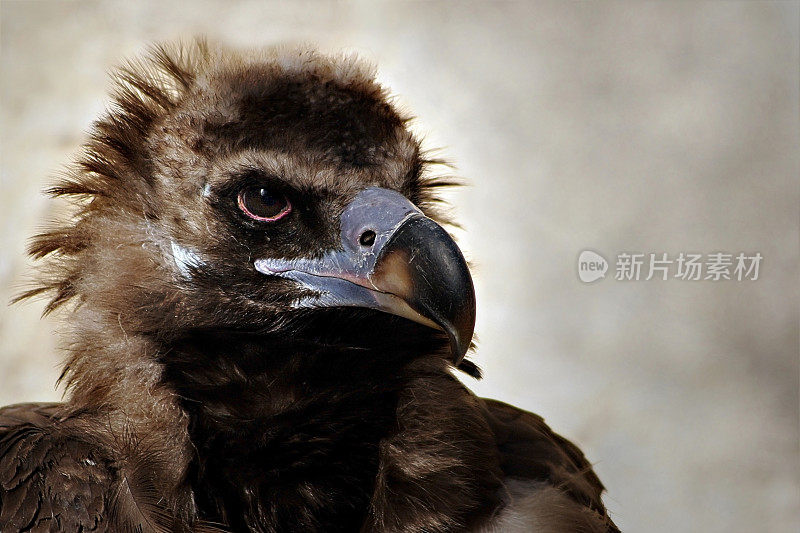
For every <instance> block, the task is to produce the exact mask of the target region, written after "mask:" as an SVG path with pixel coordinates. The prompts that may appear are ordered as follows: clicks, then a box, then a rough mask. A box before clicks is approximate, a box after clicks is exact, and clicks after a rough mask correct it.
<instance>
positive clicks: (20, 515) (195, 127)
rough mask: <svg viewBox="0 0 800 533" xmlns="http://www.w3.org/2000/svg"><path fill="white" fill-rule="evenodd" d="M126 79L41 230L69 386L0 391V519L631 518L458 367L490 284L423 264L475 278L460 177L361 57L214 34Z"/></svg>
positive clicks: (176, 523)
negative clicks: (460, 221)
mask: <svg viewBox="0 0 800 533" xmlns="http://www.w3.org/2000/svg"><path fill="white" fill-rule="evenodd" d="M115 80H116V90H115V93H114V100H113V104H112V107H111V109H110V110H109V112H108V113H107V114H106V115H105V116H104V117H102V118H101V119H100V120H99V121H98V122H96V123H95V125H94V128H93V131H92V135H91V138H90V140H89V142H88V144H87V145H86V147H85V151H84V153H83V154H82V155H81V156H80V157H79V159H78V162H77V164H76V165H75V167H74V168H73V169H71V171H70V173H69V174H68V176H66V177H65V178H64V179H62V180H61V181H60V182H59V183H57V184H56V185H55V186H54V187H53V188H52V189H51V193H52V194H54V195H56V196H67V197H70V198H72V199H73V201H74V214H73V216H72V217H71V218H69V219H67V220H62V221H61V222H60V223H59V224H58V225H56V226H54V227H53V228H51V229H48V230H46V231H45V232H43V233H42V234H40V235H38V236H37V237H36V238H35V239H34V241H33V243H32V246H31V249H30V252H31V254H32V255H33V256H34V257H36V258H40V259H43V260H44V266H43V268H42V270H41V273H42V274H41V278H40V280H39V282H38V285H37V286H36V287H35V288H33V289H31V290H30V291H28V292H27V293H26V294H25V295H23V297H31V296H36V295H39V294H47V295H49V298H50V300H49V303H48V305H47V311H48V312H50V311H52V310H55V309H57V308H59V307H63V308H65V311H66V312H65V314H66V315H67V318H68V321H69V324H70V326H71V331H70V334H69V336H68V338H67V346H66V348H67V352H68V357H67V361H66V363H65V366H64V372H63V375H62V379H63V380H64V381H65V383H66V385H67V387H68V391H69V397H68V400H67V401H66V402H65V403H63V404H46V405H45V404H27V405H19V406H11V407H6V408H4V409H2V410H0V530H1V531H4V532H5V531H16V530H19V531H27V530H31V531H40V530H53V531H60V530H69V531H72V530H85V531H90V530H91V531H213V530H232V531H387V532H388V531H397V532H400V531H408V532H411V531H430V532H443V531H465V530H469V531H533V530H541V531H616V528H615V526H614V525H613V523H612V522H611V521H610V519H609V518H608V516H607V514H606V511H605V508H604V506H603V504H602V501H601V499H600V495H601V492H602V491H603V487H602V484H601V483H600V481H599V480H598V479H597V477H596V476H595V474H594V473H593V472H592V469H591V465H590V464H589V463H588V462H587V461H586V459H585V458H584V457H583V455H582V453H581V452H580V451H579V450H578V449H577V448H576V447H575V446H574V445H572V444H571V443H569V442H568V441H566V440H565V439H563V438H562V437H559V436H558V435H556V434H555V433H553V432H552V431H551V430H550V429H549V428H548V427H547V426H546V425H545V424H544V422H543V421H542V419H541V418H539V417H537V416H535V415H533V414H530V413H526V412H524V411H521V410H519V409H516V408H514V407H511V406H508V405H505V404H502V403H499V402H495V401H490V400H484V399H481V398H478V397H476V396H474V395H473V394H472V393H471V392H470V391H469V390H467V389H466V388H465V387H464V386H463V385H462V384H461V383H460V382H459V381H458V380H457V379H456V378H455V377H453V375H452V374H451V368H452V365H453V364H456V365H458V366H459V368H461V369H462V370H464V371H467V372H469V373H473V374H475V373H476V368H475V366H474V364H472V363H470V362H469V361H468V360H463V361H462V360H461V358H462V356H463V353H461V352H462V351H463V350H466V346H468V344H469V337H471V332H472V323H471V322H470V320H474V301H471V300H470V299H469V298H467V299H463V298H461V299H458V298H456V297H457V296H458V297H460V292H461V291H460V290H458V291H449V289H447V288H448V287H449V286H448V285H447V283H453V282H452V280H451V279H449V278H448V279H438V280H434V281H433V282H431V281H430V280H429V279H428V278H427V277H426V276H427V275H430V272H416V271H414V269H413V268H412V267H414V265H416V268H417V269H418V270H419V269H423V270H424V268H423V267H425V268H427V266H430V267H431V268H434V270H436V269H438V268H439V267H441V268H442V269H444V270H442V271H447V272H450V273H451V274H450V276H456V277H458V276H459V275H460V276H461V278H463V276H464V275H466V276H467V277H466V278H463V279H461V278H459V279H461V281H459V283H460V284H461V285H459V287H462V286H463V287H464V288H465V290H466V288H468V289H469V291H471V281H470V280H469V278H468V273H467V274H464V273H465V272H466V266H465V264H463V259H460V254H459V253H458V252H457V249H455V248H454V245H452V244H451V242H450V240H449V237H447V236H446V234H444V233H443V232H442V231H441V230H440V229H439V226H438V225H437V224H435V223H434V222H433V221H437V222H439V223H446V222H447V220H446V218H445V216H444V215H443V214H442V212H441V210H439V209H438V205H439V201H438V199H437V196H436V189H437V187H441V186H444V185H448V184H451V183H452V181H451V180H449V179H447V178H437V177H434V176H433V174H432V173H431V170H430V168H431V167H432V166H433V165H434V164H435V163H436V161H434V160H432V159H430V158H427V157H426V156H425V154H424V152H422V151H421V149H420V146H419V142H418V141H417V140H416V139H415V138H414V136H413V135H412V134H411V133H410V132H409V131H408V129H407V127H406V126H407V122H408V120H409V118H408V117H407V116H405V115H404V114H402V113H400V112H399V111H398V110H397V109H396V108H395V107H394V106H393V105H392V104H391V99H390V98H389V96H388V94H387V92H386V91H385V89H384V88H382V87H381V86H380V85H378V84H377V83H376V82H375V81H374V72H373V70H372V69H371V68H370V67H368V66H365V64H364V63H362V62H360V61H358V60H356V59H355V58H353V57H345V56H342V57H329V56H324V55H322V54H319V53H318V52H315V51H313V50H311V49H308V48H276V49H271V50H268V51H262V52H250V53H241V52H236V51H232V50H226V49H223V48H214V47H211V46H209V45H207V44H206V43H205V42H203V41H198V42H196V43H194V44H192V45H188V46H183V47H173V48H168V47H157V48H155V49H154V50H153V52H152V53H151V54H150V56H148V58H147V59H145V60H144V61H142V62H138V63H130V64H128V65H127V66H124V67H122V68H121V69H119V70H118V71H117V73H116V77H115ZM254 184H255V185H254ZM253 187H255V189H253ZM243 191H244V192H243ZM248 191H250V192H248ZM252 191H256V193H258V194H261V196H260V197H257V198H256V200H255V201H258V202H262V203H261V204H258V205H256V206H255V207H256V208H257V209H263V210H264V216H262V217H260V218H259V216H253V213H249V211H248V209H247V205H246V203H247V202H252V201H254V200H252V197H253V196H252V194H256V193H252ZM398 193H399V194H398ZM248 195H250V196H248ZM237 198H238V204H237ZM243 202H244V203H243ZM381 202H382V203H381ZM376 205H381V206H383V205H388V206H390V207H391V209H389V211H391V210H392V209H394V210H395V211H396V212H397V213H398V215H397V216H396V219H393V218H391V217H389V218H386V217H384V216H383V214H381V213H384V211H382V210H377V211H376V208H375V206H376ZM281 208H283V211H280V213H279V215H280V216H279V217H277V218H275V220H274V221H273V219H272V218H270V217H269V216H268V215H271V214H274V213H278V211H279V210H280V209H281ZM272 209H274V210H275V211H274V213H273V212H272V211H270V210H272ZM381 209H383V208H381ZM389 211H386V212H389ZM393 212H394V211H393ZM248 213H249V214H248ZM376 213H378V214H379V215H380V216H378V218H381V220H380V221H379V222H376V224H377V226H376V225H373V226H370V227H371V228H373V229H375V230H376V231H377V234H376V233H375V232H373V233H372V235H371V236H370V235H369V232H370V231H372V230H371V229H370V230H368V231H366V232H365V233H363V234H361V231H362V230H363V229H364V228H366V226H364V227H362V226H361V225H360V224H362V223H367V222H369V223H370V224H371V223H372V222H371V219H370V217H371V216H373V215H375V214H376ZM284 215H286V216H284ZM387 216H388V215H387ZM278 218H280V220H278ZM384 218H386V220H383V219H384ZM365 221H366V222H365ZM409 221H412V222H413V223H412V222H409ZM381 224H384V226H381ZM350 226H352V228H351V227H350ZM412 226H413V228H412ZM351 229H352V230H353V231H356V230H358V231H357V233H355V234H353V235H355V237H358V236H359V235H360V236H361V238H362V240H361V241H360V242H361V244H360V245H358V244H353V249H352V250H350V249H349V248H348V246H349V245H350V241H348V239H350V238H351V237H352V235H351V233H352V231H351ZM401 234H402V236H401ZM364 237H367V238H366V239H365V238H364ZM415 238H418V240H421V241H425V239H429V240H437V242H438V243H439V245H441V246H444V248H436V249H435V251H430V250H428V248H426V247H427V246H428V243H426V242H421V243H418V242H416V241H415ZM354 242H355V241H354ZM370 247H372V252H371V251H370ZM341 250H344V252H342V251H341ZM348 250H350V251H348ZM432 250H433V249H432ZM373 252H374V253H373ZM445 252H446V253H445ZM404 253H405V254H410V255H403V254H404ZM347 254H350V255H347ZM425 254H428V255H425ZM443 254H444V255H447V254H450V255H451V256H452V257H449V258H442V257H440V256H442V255H443ZM376 257H377V259H376ZM351 259H352V261H353V262H352V264H351V263H348V262H347V261H350V260H351ZM259 260H261V261H262V262H263V264H265V265H267V266H259V265H260V264H259V262H258V261H259ZM365 261H366V263H365ZM369 261H372V263H375V264H374V266H372V263H370V262H369ZM398 261H399V263H398ZM442 261H444V263H441V262H442ZM282 262H283V263H282ZM284 263H285V264H286V265H289V266H287V267H285V269H283V270H282V269H281V268H280V265H281V264H284ZM311 263H314V264H316V265H317V266H316V267H314V268H315V270H308V269H309V268H311V267H308V266H307V265H308V264H311ZM365 264H366V265H367V267H368V268H367V267H365V266H364V265H365ZM275 265H278V266H277V267H276V266H275ZM297 265H305V266H303V267H302V268H306V269H307V270H306V271H302V272H300V273H299V274H298V273H296V272H295V270H290V267H291V268H300V267H298V266H297ZM408 265H411V267H409V266H408ZM337 268H338V269H340V270H337ZM409 268H411V270H409ZM265 269H266V270H265ZM326 269H327V270H326ZM331 269H333V270H331ZM453 269H455V270H453ZM459 269H461V270H459ZM287 272H289V273H288V274H287ZM298 272H299V271H298ZM436 272H437V273H438V272H439V271H438V270H436ZM459 272H460V274H459ZM398 273H399V274H401V276H400V278H397V275H398ZM337 276H338V277H337ZM331 277H334V278H336V279H339V278H341V279H342V280H344V281H346V283H344V282H343V283H339V284H335V283H333V282H334V281H336V280H333V281H332V280H331V279H330V278H331ZM398 279H399V281H398ZM337 283H338V282H337ZM376 283H377V284H379V285H380V284H381V283H385V284H386V285H385V287H388V288H385V287H384V286H383V285H380V289H381V290H376V289H375V287H372V286H371V285H370V284H372V285H375V284H376ZM398 283H399V284H400V285H401V286H400V288H399V289H397V290H395V288H396V286H397V285H398ZM465 283H466V284H467V285H464V284H465ZM442 284H444V285H442ZM442 286H444V287H445V289H447V290H440V288H441V287H442ZM437 287H439V288H437ZM337 291H339V292H337ZM404 291H406V292H404ZM408 291H410V292H408ZM448 291H449V292H457V293H459V294H455V295H451V294H448ZM378 293H380V294H378ZM387 294H389V296H388V297H387V296H386V295H387ZM469 294H471V292H469ZM451 298H456V299H455V300H451ZM373 299H374V300H373ZM442 299H445V300H447V301H446V302H443V301H441V300H442ZM470 305H472V306H473V309H472V311H470ZM453 306H455V307H456V308H457V309H454V308H453ZM383 311H387V312H383ZM470 313H472V314H470ZM409 318H410V319H409ZM434 326H435V327H434ZM465 339H466V340H465Z"/></svg>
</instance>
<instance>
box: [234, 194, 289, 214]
mask: <svg viewBox="0 0 800 533" xmlns="http://www.w3.org/2000/svg"><path fill="white" fill-rule="evenodd" d="M239 209H241V210H242V212H243V213H244V214H245V215H247V216H248V217H250V218H252V219H253V220H258V221H259V222H275V221H276V220H280V219H282V218H283V217H285V216H286V215H288V214H289V213H291V212H292V204H290V203H289V200H288V199H287V198H286V197H285V196H284V195H282V194H273V193H272V192H270V191H269V189H265V188H264V187H245V188H244V189H242V190H241V191H239Z"/></svg>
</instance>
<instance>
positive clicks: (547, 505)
mask: <svg viewBox="0 0 800 533" xmlns="http://www.w3.org/2000/svg"><path fill="white" fill-rule="evenodd" d="M483 401H484V404H485V406H486V419H487V422H488V423H489V426H490V427H491V429H492V432H493V433H494V437H495V442H496V444H497V450H498V453H499V457H500V467H501V469H502V472H503V475H504V476H505V492H506V494H505V495H504V496H505V497H504V499H505V502H506V505H505V507H504V508H502V510H501V511H500V512H499V513H497V515H496V516H495V519H494V520H492V521H491V522H490V525H489V527H487V529H486V532H487V533H488V532H493V531H497V532H517V531H519V532H522V531H542V532H553V533H555V532H561V531H564V532H566V531H580V532H598V533H600V532H602V533H614V532H616V533H619V530H618V529H617V527H616V526H615V525H614V523H613V522H612V521H611V519H610V518H609V517H608V514H607V512H606V509H605V506H604V505H603V502H602V500H601V495H602V493H603V491H604V490H605V489H604V487H603V484H602V483H601V482H600V479H599V478H598V477H597V475H596V474H595V473H594V471H593V470H592V465H591V464H590V463H589V461H587V460H586V457H584V455H583V453H582V452H581V451H580V449H578V447H577V446H575V445H574V444H572V443H571V442H569V441H568V440H567V439H565V438H564V437H561V436H560V435H558V434H556V433H555V432H553V430H552V429H550V427H549V426H548V425H547V424H546V423H545V422H544V420H543V419H542V417H540V416H538V415H535V414H533V413H530V412H528V411H523V410H522V409H518V408H516V407H514V406H511V405H508V404H506V403H503V402H500V401H497V400H490V399H483Z"/></svg>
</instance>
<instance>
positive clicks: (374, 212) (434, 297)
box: [255, 187, 475, 365]
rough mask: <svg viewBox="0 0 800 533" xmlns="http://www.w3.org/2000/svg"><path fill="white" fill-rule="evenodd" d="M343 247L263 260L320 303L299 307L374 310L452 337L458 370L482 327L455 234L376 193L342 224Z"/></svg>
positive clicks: (259, 264) (356, 203) (353, 207)
mask: <svg viewBox="0 0 800 533" xmlns="http://www.w3.org/2000/svg"><path fill="white" fill-rule="evenodd" d="M340 223H341V224H340V228H341V247H340V248H339V249H337V250H334V251H330V252H327V253H325V254H324V255H323V256H322V257H320V258H316V259H309V258H297V259H273V258H264V259H257V260H256V261H255V268H256V270H258V271H259V272H261V273H263V274H266V275H270V276H279V277H284V278H288V279H291V280H294V281H296V282H298V283H299V284H301V285H303V286H304V287H305V288H307V289H310V290H312V291H314V292H315V293H316V294H317V296H314V297H309V298H302V299H300V300H299V301H298V303H297V305H298V306H299V307H368V308H371V309H377V310H380V311H384V312H386V313H391V314H394V315H399V316H402V317H405V318H408V319H410V320H413V321H415V322H419V323H421V324H425V325H426V326H429V327H433V328H437V329H441V330H443V331H444V332H446V333H447V335H448V337H449V339H450V346H451V351H452V355H453V361H454V364H455V365H458V363H460V362H461V360H462V359H463V358H464V354H465V353H466V352H467V349H469V346H470V342H471V341H472V332H473V329H474V327H475V291H474V288H473V285H472V277H471V276H470V273H469V269H468V268H467V263H466V261H465V260H464V256H463V255H462V254H461V250H459V249H458V246H456V243H455V242H453V239H452V238H451V237H450V235H448V234H447V232H446V231H445V230H444V229H442V227H441V226H439V225H438V224H437V223H436V222H434V221H433V220H431V219H429V218H427V217H426V216H425V215H423V214H422V212H421V211H420V210H419V209H417V207H416V206H415V205H414V204H412V203H411V202H410V201H409V200H408V199H406V198H405V197H404V196H403V195H401V194H400V193H398V192H395V191H392V190H389V189H382V188H378V187H370V188H368V189H365V190H363V191H361V192H360V193H358V194H357V195H356V196H355V198H353V200H352V201H351V202H350V204H348V206H347V207H346V208H345V209H344V211H343V212H342V215H341V218H340Z"/></svg>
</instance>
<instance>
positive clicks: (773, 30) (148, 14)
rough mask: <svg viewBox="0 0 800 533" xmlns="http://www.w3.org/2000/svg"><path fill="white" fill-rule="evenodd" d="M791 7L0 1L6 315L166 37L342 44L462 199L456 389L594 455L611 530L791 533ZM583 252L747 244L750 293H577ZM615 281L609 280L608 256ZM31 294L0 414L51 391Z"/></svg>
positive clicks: (624, 288) (688, 286) (797, 521)
mask: <svg viewBox="0 0 800 533" xmlns="http://www.w3.org/2000/svg"><path fill="white" fill-rule="evenodd" d="M799 13H800V7H799V4H798V3H797V2H782V3H771V2H700V3H694V2H680V3H670V2H663V3H637V2H621V3H620V2H615V3H569V2H554V3H551V2H502V3H501V2H498V3H494V2H492V3H490V2H371V1H365V2H337V3H326V2H318V1H317V2H302V1H300V2H297V1H296V2H291V3H289V2H286V3H283V2H211V1H196V2H186V3H180V2H160V1H153V2H90V1H74V2H47V1H40V2H12V1H3V2H2V13H1V15H2V67H1V68H2V81H1V82H0V83H1V85H0V96H1V97H2V110H1V111H2V136H1V137H0V139H1V140H2V166H1V167H0V169H1V171H2V174H1V179H2V182H1V185H2V188H1V189H0V191H1V192H2V195H1V196H0V300H2V301H3V302H6V301H8V299H9V298H10V297H11V295H12V294H13V293H14V292H15V291H17V290H18V289H19V288H20V287H21V286H22V285H23V284H24V282H25V279H26V275H28V274H29V273H30V265H29V264H28V263H27V262H26V260H25V259H24V257H23V250H24V245H25V240H26V238H27V237H28V236H30V235H31V234H32V233H33V232H34V231H35V230H36V228H37V226H39V225H41V224H42V223H43V222H44V221H46V220H47V219H48V217H50V216H51V215H52V213H53V211H52V209H53V206H52V205H51V204H52V202H48V201H47V200H45V199H44V197H43V196H42V195H41V194H40V190H41V189H42V188H43V187H44V185H45V184H46V183H47V180H48V179H50V178H51V177H52V176H53V175H54V174H55V173H56V172H58V170H59V169H60V168H62V167H63V165H64V164H65V163H66V162H67V161H68V159H69V157H70V154H72V153H74V152H75V149H76V147H77V146H78V145H79V143H80V142H81V141H82V140H83V139H85V132H86V131H87V129H88V128H89V125H90V123H91V121H92V120H93V118H94V117H96V116H97V114H98V113H99V112H101V111H102V110H103V108H104V105H105V103H106V102H107V99H106V96H105V91H106V89H107V88H108V81H107V78H106V73H107V70H108V69H109V68H110V67H111V66H113V65H115V64H117V63H119V62H120V60H121V59H122V58H124V57H129V56H131V55H135V54H138V53H140V52H142V51H143V50H144V48H145V46H146V45H147V44H148V43H149V42H151V41H153V40H159V39H175V38H177V37H186V36H190V35H193V34H196V33H205V34H207V35H209V36H211V37H214V38H218V39H222V40H224V41H226V42H228V43H231V44H240V45H261V44H270V43H275V42H280V41H286V40H290V41H298V40H301V41H312V42H316V43H319V44H320V46H321V47H323V48H325V49H329V50H336V49H339V48H342V47H347V48H354V49H356V50H358V51H360V52H361V53H363V54H364V55H365V56H367V57H369V58H371V59H372V60H374V61H376V62H377V63H378V64H379V66H380V78H381V79H382V80H383V81H385V82H386V83H387V84H388V85H389V86H390V87H391V88H392V90H393V91H394V92H395V93H397V94H398V95H399V101H400V103H401V104H402V105H404V106H406V107H407V108H409V109H411V110H413V111H414V113H415V114H416V115H417V116H419V117H420V118H419V121H418V122H417V124H416V128H417V131H419V132H420V133H421V134H424V135H425V137H426V138H427V140H428V145H429V146H434V147H436V146H438V147H443V148H444V150H443V154H444V155H446V156H447V157H448V158H450V159H451V160H452V161H453V162H455V163H456V164H457V166H458V171H459V173H460V174H461V175H463V176H464V177H466V178H467V179H468V180H469V181H470V183H471V185H470V186H469V187H467V188H463V189H462V190H460V191H458V192H457V193H454V194H453V195H452V199H453V202H454V204H455V205H456V209H457V213H458V215H459V218H460V219H461V220H462V221H463V222H464V226H465V231H464V232H463V233H460V234H459V237H460V239H461V242H462V243H463V245H464V248H465V250H466V251H467V253H468V256H469V257H470V258H471V259H472V260H474V262H475V263H476V265H477V269H476V272H475V277H476V283H477V290H478V308H479V316H478V325H477V332H478V336H479V339H480V346H479V351H478V356H477V358H476V359H477V361H478V362H479V363H480V364H481V365H482V366H483V368H484V370H485V373H486V378H485V379H484V380H483V381H482V382H480V383H476V382H472V381H471V382H470V383H469V385H470V386H471V387H473V388H474V389H475V390H476V391H477V392H479V393H480V394H483V395H488V396H494V397H497V398H500V399H503V400H506V401H509V402H513V403H516V404H518V405H520V406H522V407H525V408H527V409H530V410H533V411H535V412H538V413H540V414H542V415H543V416H544V417H545V418H546V419H547V420H548V421H549V422H550V423H551V424H552V425H553V427H554V428H556V429H557V430H558V431H559V432H561V433H562V434H564V435H565V436H567V437H569V438H571V439H573V440H574V441H576V442H577V443H578V444H579V445H580V446H581V447H582V448H583V449H584V450H585V452H586V454H587V455H588V457H589V458H590V459H591V460H593V461H595V462H596V468H597V471H598V473H599V474H600V477H601V478H602V479H603V481H604V482H605V484H606V485H607V487H608V496H607V502H608V507H609V508H610V509H611V512H612V515H613V517H614V519H615V520H616V521H617V523H618V524H619V525H620V526H621V527H622V529H623V530H625V531H642V532H675V531H702V532H723V531H725V532H730V531H735V532H738V531H742V532H750V531H759V532H763V531H769V532H772V531H775V532H788V531H798V530H800V529H799V528H800V460H799V459H800V454H799V453H798V452H799V451H800V449H799V440H798V424H799V420H800V418H799V414H798V322H799V319H798V288H799V286H800V284H798V280H800V276H799V275H798V274H799V272H798V261H799V260H798V224H799V222H800V220H799V219H798V216H799V214H798V211H799V210H800V179H799V178H798V176H799V175H800V152H799V151H798V146H799V145H798V141H800V125H799V121H800V119H799V118H798V99H799V96H800V93H799V91H798V44H799V38H798V25H799V24H800V14H799ZM586 248H591V249H593V250H597V251H599V252H601V253H603V254H604V255H605V256H606V257H607V258H609V259H611V260H612V261H613V259H614V257H615V256H616V254H617V253H619V252H623V251H628V252H630V251H639V252H646V253H650V252H653V253H661V252H668V253H670V254H677V253H678V252H702V253H712V252H717V251H725V252H730V253H737V252H740V251H744V252H756V251H758V252H760V253H761V254H762V255H763V257H764V260H763V264H762V265H761V274H760V279H759V280H758V281H749V282H735V281H728V282H710V281H695V282H687V281H680V280H675V279H672V280H669V281H658V280H651V281H639V282H622V281H615V280H614V279H613V271H612V272H610V274H611V275H609V276H608V277H607V278H606V279H604V280H601V281H598V282H596V283H594V284H591V285H586V284H583V283H581V282H580V281H579V280H578V277H577V273H576V260H577V256H578V254H579V253H580V251H581V250H583V249H586ZM612 269H613V265H612ZM40 311H41V304H40V303H28V304H23V305H17V306H14V307H10V308H4V309H3V310H2V311H0V404H5V403H11V402H18V401H31V400H52V399H57V398H59V395H60V391H56V390H55V389H54V383H55V379H56V377H57V374H58V369H57V366H58V361H59V355H58V351H57V349H56V342H55V341H54V337H53V333H52V330H53V329H54V328H55V327H57V322H56V321H53V320H46V321H40V320H39V318H38V315H39V313H40Z"/></svg>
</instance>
